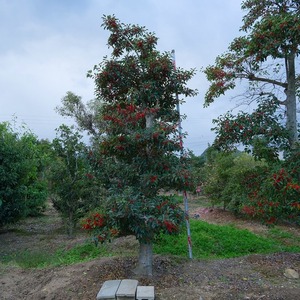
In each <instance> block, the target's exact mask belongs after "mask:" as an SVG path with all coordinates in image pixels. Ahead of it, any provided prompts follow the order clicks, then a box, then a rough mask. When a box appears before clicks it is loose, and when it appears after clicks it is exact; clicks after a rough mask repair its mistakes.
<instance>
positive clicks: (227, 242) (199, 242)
mask: <svg viewBox="0 0 300 300" xmlns="http://www.w3.org/2000/svg"><path fill="white" fill-rule="evenodd" d="M191 232H192V240H193V256H194V258H197V259H208V258H209V259H211V258H230V257H239V256H243V255H248V254H254V253H274V252H281V251H291V252H297V251H299V250H300V247H299V246H285V245H283V244H282V243H280V242H279V241H276V240H275V239H273V238H272V239H271V238H264V237H260V236H258V235H255V234H253V233H251V232H250V231H248V230H240V229H236V228H234V227H232V226H220V225H213V224H208V223H206V222H202V221H195V220H191ZM275 236H276V234H275ZM154 251H155V253H157V254H172V255H179V256H186V253H187V239H186V234H185V233H182V234H180V235H179V236H178V237H176V239H174V237H172V236H168V235H161V236H160V239H159V240H158V242H157V243H156V244H155V246H154Z"/></svg>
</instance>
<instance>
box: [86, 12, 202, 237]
mask: <svg viewBox="0 0 300 300" xmlns="http://www.w3.org/2000/svg"><path fill="white" fill-rule="evenodd" d="M102 26H103V27H104V29H106V30H108V31H109V32H110V36H109V39H108V45H109V46H110V47H111V48H112V55H111V57H110V58H107V57H105V58H104V59H103V61H102V62H101V63H100V64H99V65H96V66H95V67H94V69H93V71H90V72H89V73H88V76H89V77H92V78H93V79H94V80H95V85H96V97H97V100H98V103H99V105H98V111H97V112H98V115H97V118H98V120H101V121H102V122H101V133H103V134H102V136H100V137H99V136H98V137H96V138H95V139H94V141H95V143H94V151H93V154H92V156H91V157H90V161H91V162H92V163H93V166H94V172H95V174H97V176H98V178H101V180H103V182H104V184H105V187H106V188H107V189H108V190H109V197H108V201H107V207H106V210H105V218H106V222H108V223H107V224H110V226H111V229H115V228H116V229H117V230H119V231H120V232H121V233H130V234H134V235H135V236H136V237H137V238H138V239H139V240H140V241H142V242H146V243H152V241H153V239H154V238H155V236H156V234H157V232H158V231H160V230H161V229H164V230H167V231H169V232H170V233H171V232H172V233H175V232H176V231H177V229H178V225H179V223H180V222H182V221H183V218H182V210H181V209H180V208H179V206H178V205H176V204H174V201H173V199H172V198H168V199H167V200H166V199H165V198H163V197H160V196H158V195H159V192H160V191H161V190H170V189H183V188H189V187H190V186H192V182H191V178H190V172H189V170H188V167H187V163H186V161H187V160H186V158H185V157H183V155H182V157H180V153H182V154H185V152H184V150H183V149H182V143H181V137H180V136H179V132H178V129H177V122H178V119H179V117H180V116H179V115H178V111H177V110H176V105H177V103H178V99H177V97H176V95H179V96H180V97H181V96H185V97H187V96H194V95H195V94H196V93H197V92H196V91H194V90H192V89H190V88H188V87H187V82H188V81H189V80H190V79H191V78H192V77H193V75H194V70H189V71H186V70H183V69H180V68H177V69H175V68H174V65H173V61H172V56H171V53H160V52H159V51H157V50H156V42H157V38H156V37H155V35H154V34H153V33H151V32H149V31H148V30H146V29H145V28H144V27H141V26H137V25H127V24H123V23H121V22H120V21H119V20H118V19H117V18H116V17H115V16H104V17H103V25H102ZM179 102H183V100H182V99H180V100H179ZM98 124H100V123H98ZM183 136H184V135H183ZM96 142H98V143H96ZM163 203H164V204H163ZM160 206H161V209H158V207H160ZM86 224H87V223H86ZM100 227H101V226H100ZM100 231H101V232H100V234H99V233H97V234H96V238H97V239H98V240H99V236H100V240H101V241H102V238H103V237H104V236H107V237H109V236H110V235H109V234H108V231H107V228H106V227H105V226H104V227H101V228H100Z"/></svg>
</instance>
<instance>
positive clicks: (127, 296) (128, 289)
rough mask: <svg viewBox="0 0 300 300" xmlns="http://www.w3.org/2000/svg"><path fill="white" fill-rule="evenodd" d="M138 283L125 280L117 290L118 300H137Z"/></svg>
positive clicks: (133, 280) (132, 280)
mask: <svg viewBox="0 0 300 300" xmlns="http://www.w3.org/2000/svg"><path fill="white" fill-rule="evenodd" d="M138 283H139V282H138V281H137V280H135V279H123V280H122V281H121V283H120V286H119V288H118V290H117V293H116V296H117V300H135V295H136V289H137V285H138Z"/></svg>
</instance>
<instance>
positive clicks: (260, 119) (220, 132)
mask: <svg viewBox="0 0 300 300" xmlns="http://www.w3.org/2000/svg"><path fill="white" fill-rule="evenodd" d="M278 108H279V105H278V103H276V102H275V101H270V100H264V101H262V102H260V103H259V104H258V107H257V108H256V109H255V110H254V111H253V112H252V113H250V114H249V113H245V112H240V113H238V114H237V115H236V116H234V115H232V114H231V113H227V114H225V115H224V116H221V117H219V118H218V119H215V120H213V123H214V124H216V125H217V126H216V127H215V128H213V130H214V131H215V132H216V134H217V136H216V138H215V141H214V146H215V147H217V148H219V149H222V150H225V151H228V150H232V149H235V146H237V145H239V144H243V145H244V146H245V151H247V152H249V153H250V152H252V155H253V156H254V157H255V158H256V159H265V160H266V161H269V162H274V161H277V160H278V156H279V152H280V151H283V150H288V149H289V146H288V145H289V143H288V132H287V130H286V128H285V127H284V126H283V125H281V121H282V118H283V117H282V115H280V114H276V110H277V109H278Z"/></svg>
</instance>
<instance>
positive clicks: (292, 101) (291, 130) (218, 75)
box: [205, 0, 300, 149]
mask: <svg viewBox="0 0 300 300" xmlns="http://www.w3.org/2000/svg"><path fill="white" fill-rule="evenodd" d="M242 9H243V10H246V11H247V14H246V15H245V16H244V18H243V26H242V27H241V31H243V32H244V33H245V35H243V36H241V37H237V38H236V39H235V40H234V41H233V42H232V43H231V44H230V46H229V50H228V51H227V52H226V53H224V54H222V55H220V56H218V57H217V59H216V62H215V65H212V66H208V67H207V68H206V69H205V74H206V76H207V79H208V80H209V81H210V83H211V84H210V86H209V89H208V91H207V93H206V96H205V105H206V106H208V105H210V104H211V103H212V102H213V101H214V100H215V99H216V98H218V97H220V96H221V95H223V94H225V92H227V91H228V90H231V89H234V88H235V87H236V86H237V85H238V84H239V83H240V82H241V80H242V81H246V82H247V83H248V84H249V85H248V89H247V92H246V93H245V94H244V96H245V98H247V99H248V101H249V103H250V102H251V101H258V103H259V107H258V110H256V111H254V113H253V114H247V115H245V114H244V117H245V118H243V120H246V119H247V118H248V121H246V122H242V124H239V123H238V122H235V121H236V120H237V121H240V120H239V119H238V118H237V119H236V120H235V119H234V116H230V117H229V118H228V116H227V118H225V119H223V120H219V121H217V123H218V127H219V130H218V138H217V142H218V143H219V144H220V145H223V142H222V140H223V141H225V140H226V142H227V144H228V143H231V144H234V143H236V142H242V143H244V144H245V143H247V142H248V144H249V141H250V145H252V146H253V145H254V143H256V144H257V143H264V144H265V146H267V147H272V144H273V146H274V141H275V143H277V146H278V145H279V144H280V143H283V144H285V139H287V142H288V145H289V147H290V148H292V149H293V148H295V147H296V144H297V143H298V141H299V137H298V128H297V96H298V93H299V75H298V74H297V70H296V60H297V57H298V55H299V45H300V14H299V13H300V4H299V1H295V0H294V1H292V0H246V1H243V2H242ZM262 108H264V109H263V110H262ZM258 115H260V120H259V121H260V123H255V122H252V120H255V118H257V117H258ZM264 116H266V118H264ZM239 117H241V115H240V116H239ZM246 117H247V118H246ZM282 117H284V118H285V119H286V123H285V125H284V126H282V123H281V122H282ZM226 119H227V120H226ZM228 120H231V121H232V122H231V124H234V127H232V126H229V125H230V124H229V122H228ZM275 123H276V126H275V127H276V128H277V129H275V130H273V131H272V128H271V127H272V126H273V125H274V124H275ZM226 124H227V125H228V126H227V127H226ZM260 124H262V126H260ZM226 128H227V129H226ZM279 128H280V130H279ZM286 131H287V136H286ZM222 133H225V135H222ZM279 133H280V137H281V139H280V140H278V139H277V137H278V134H279ZM220 138H221V141H220Z"/></svg>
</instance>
